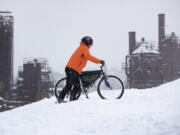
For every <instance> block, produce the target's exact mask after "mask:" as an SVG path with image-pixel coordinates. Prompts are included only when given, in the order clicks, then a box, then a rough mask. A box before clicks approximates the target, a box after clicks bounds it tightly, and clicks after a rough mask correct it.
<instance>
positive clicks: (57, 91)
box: [54, 77, 81, 101]
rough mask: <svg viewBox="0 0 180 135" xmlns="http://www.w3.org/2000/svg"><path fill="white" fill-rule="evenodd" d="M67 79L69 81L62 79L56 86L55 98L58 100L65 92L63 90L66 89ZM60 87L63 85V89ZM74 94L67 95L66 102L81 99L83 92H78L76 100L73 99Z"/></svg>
mask: <svg viewBox="0 0 180 135" xmlns="http://www.w3.org/2000/svg"><path fill="white" fill-rule="evenodd" d="M66 79H67V78H66V77H64V78H62V79H60V80H59V81H58V82H57V83H56V85H55V88H54V95H55V97H56V99H57V100H58V98H59V95H60V93H61V91H62V90H63V88H64V87H65V85H66ZM60 85H62V87H60ZM72 92H73V91H70V92H68V93H66V96H65V99H66V100H68V101H71V100H72V99H73V100H77V99H79V97H80V95H81V90H79V91H78V92H77V94H76V97H75V98H72V94H71V93H72Z"/></svg>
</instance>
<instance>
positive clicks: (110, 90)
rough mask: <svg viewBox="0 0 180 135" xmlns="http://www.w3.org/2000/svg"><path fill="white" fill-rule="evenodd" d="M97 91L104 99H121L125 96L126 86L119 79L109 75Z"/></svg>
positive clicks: (101, 82) (103, 79)
mask: <svg viewBox="0 0 180 135" xmlns="http://www.w3.org/2000/svg"><path fill="white" fill-rule="evenodd" d="M97 91H98V94H99V96H100V97H101V98H102V99H120V98H121V97H122V96H123V94H124V84H123V82H122V81H121V79H119V78H118V77H116V76H112V75H109V76H107V77H106V79H105V78H102V79H101V80H100V82H99V84H98V89H97Z"/></svg>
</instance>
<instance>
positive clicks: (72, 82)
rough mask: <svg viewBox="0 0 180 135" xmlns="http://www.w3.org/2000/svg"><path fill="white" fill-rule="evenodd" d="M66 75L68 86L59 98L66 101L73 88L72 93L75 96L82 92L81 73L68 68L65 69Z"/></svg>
mask: <svg viewBox="0 0 180 135" xmlns="http://www.w3.org/2000/svg"><path fill="white" fill-rule="evenodd" d="M65 73H66V77H67V81H66V86H65V87H64V89H63V90H62V92H61V93H60V96H59V98H60V99H64V97H65V96H66V94H67V93H68V92H69V91H71V90H72V88H73V90H72V93H74V95H76V93H77V92H78V91H79V90H80V81H79V73H78V72H76V71H75V70H73V69H71V68H68V67H66V68H65ZM72 100H73V99H72Z"/></svg>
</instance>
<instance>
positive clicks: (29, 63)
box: [15, 58, 53, 103]
mask: <svg viewBox="0 0 180 135" xmlns="http://www.w3.org/2000/svg"><path fill="white" fill-rule="evenodd" d="M52 85H53V84H52V73H51V68H50V67H49V64H48V60H47V59H45V58H39V59H37V58H25V59H24V60H23V67H21V68H20V69H19V73H18V79H17V89H16V92H15V93H16V96H15V98H16V99H15V100H22V101H25V102H27V103H29V102H34V101H37V100H40V99H43V98H45V97H48V96H49V94H51V93H50V92H51V91H50V88H52V87H53V86H52Z"/></svg>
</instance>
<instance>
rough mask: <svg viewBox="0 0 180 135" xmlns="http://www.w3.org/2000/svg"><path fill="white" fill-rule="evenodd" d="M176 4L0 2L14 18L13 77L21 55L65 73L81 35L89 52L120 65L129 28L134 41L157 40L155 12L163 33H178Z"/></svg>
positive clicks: (157, 0) (150, 0)
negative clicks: (162, 15) (86, 39)
mask: <svg viewBox="0 0 180 135" xmlns="http://www.w3.org/2000/svg"><path fill="white" fill-rule="evenodd" d="M179 6H180V1H179V0H0V10H9V11H12V12H13V14H12V15H13V16H14V18H15V23H14V56H15V57H14V70H15V75H16V74H17V70H18V66H21V65H22V63H23V58H24V57H44V58H47V59H48V60H49V64H50V66H51V67H52V68H53V69H54V70H56V71H59V72H64V67H65V65H66V63H67V61H68V59H69V57H70V56H71V54H72V52H73V51H74V49H76V48H77V46H79V42H80V39H81V38H82V37H83V36H85V35H90V36H92V37H93V38H94V45H93V47H92V48H91V53H92V54H93V55H94V56H96V57H98V58H100V59H104V60H105V61H106V63H107V64H108V66H109V67H114V68H120V67H121V63H122V62H124V59H125V56H126V55H127V54H128V32H129V31H136V32H137V40H140V38H141V37H145V39H147V40H148V41H155V42H156V43H157V42H158V40H157V38H158V18H157V14H158V13H165V14H166V34H170V33H171V32H172V31H174V32H175V33H176V34H177V35H178V36H179V37H180V8H179ZM88 68H98V66H97V65H95V64H91V63H90V64H88V65H87V68H86V69H88Z"/></svg>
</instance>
